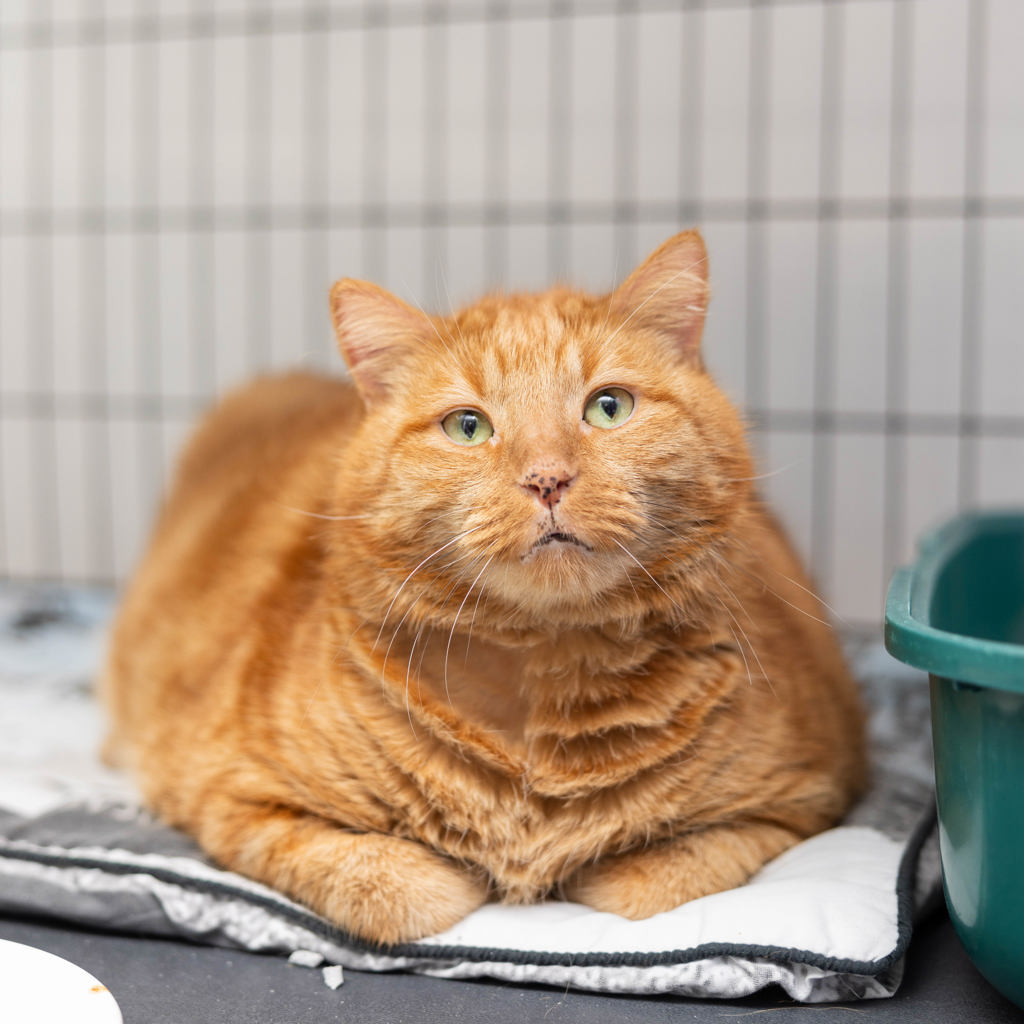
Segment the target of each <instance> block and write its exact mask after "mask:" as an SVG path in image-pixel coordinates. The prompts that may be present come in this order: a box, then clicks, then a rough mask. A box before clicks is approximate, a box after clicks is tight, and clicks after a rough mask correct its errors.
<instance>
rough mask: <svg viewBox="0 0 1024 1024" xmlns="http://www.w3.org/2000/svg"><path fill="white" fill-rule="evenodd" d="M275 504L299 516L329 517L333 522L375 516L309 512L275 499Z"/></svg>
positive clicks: (312, 517)
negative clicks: (332, 514)
mask: <svg viewBox="0 0 1024 1024" xmlns="http://www.w3.org/2000/svg"><path fill="white" fill-rule="evenodd" d="M274 504H275V505H277V507H278V508H282V509H284V510H285V511H286V512H294V513H295V514H296V515H299V516H309V518H310V519H329V520H330V521H331V522H332V523H340V522H343V521H346V520H351V519H372V518H373V516H370V515H364V516H331V515H327V514H326V513H325V512H309V511H307V510H306V509H304V508H295V507H294V506H292V505H285V504H284V503H283V502H280V501H275V502H274Z"/></svg>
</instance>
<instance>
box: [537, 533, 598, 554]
mask: <svg viewBox="0 0 1024 1024" xmlns="http://www.w3.org/2000/svg"><path fill="white" fill-rule="evenodd" d="M549 544H554V545H555V546H556V547H563V546H564V547H577V548H582V549H583V550H584V551H593V550H594V549H593V548H592V547H591V546H590V545H589V544H588V543H587V542H586V541H583V540H580V538H579V537H577V536H576V534H574V533H569V532H568V531H566V530H549V531H548V532H547V533H545V534H544V536H543V537H541V538H540V539H539V540H538V541H537V542H536V543H535V544H534V545H533V547H532V548H530V550H529V551H527V552H526V554H525V555H523V561H526V560H527V559H529V558H531V557H532V556H533V555H535V554H536V553H537V552H538V551H539V550H540V549H541V548H544V547H547V546H548V545H549Z"/></svg>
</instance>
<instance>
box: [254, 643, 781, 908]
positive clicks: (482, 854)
mask: <svg viewBox="0 0 1024 1024" xmlns="http://www.w3.org/2000/svg"><path fill="white" fill-rule="evenodd" d="M400 632H401V631H400ZM691 639H692V640H693V648H692V649H690V650H688V649H686V647H685V644H681V645H677V646H669V647H668V649H665V650H660V649H659V648H658V645H652V644H650V643H648V644H644V643H640V642H639V641H638V642H635V643H622V642H617V641H615V640H612V639H610V638H608V637H602V636H600V635H595V634H587V633H584V634H582V635H575V636H568V637H562V638H561V639H560V640H548V641H545V640H537V641H535V642H533V643H531V644H530V645H528V646H523V647H518V648H517V647H511V646H509V645H507V644H505V645H497V644H493V643H489V642H487V641H485V640H474V641H473V643H472V645H471V646H470V648H469V650H468V651H467V650H466V642H467V637H466V635H465V634H464V633H460V634H459V635H458V636H457V637H455V636H448V635H443V634H442V635H438V634H435V636H434V637H433V638H431V639H426V638H424V637H423V636H420V637H419V642H417V637H416V632H415V631H410V632H406V633H403V635H402V636H401V637H400V638H394V637H393V638H392V639H391V642H390V643H381V642H379V641H378V640H377V638H376V637H375V636H374V635H373V633H372V631H370V630H364V631H363V633H362V638H361V639H360V638H359V634H358V631H357V636H356V638H355V639H353V640H352V641H350V642H349V644H348V645H347V647H346V651H345V653H344V656H341V657H339V656H337V655H335V656H333V657H332V659H331V661H332V671H333V673H334V675H333V676H332V679H331V682H330V683H329V684H328V685H325V686H323V687H322V688H320V689H318V690H316V691H314V692H309V695H308V697H307V690H306V689H299V690H296V692H294V693H293V694H292V695H291V697H290V698H289V703H290V704H293V705H294V704H298V705H300V706H303V707H304V714H303V720H304V725H303V729H304V742H303V745H302V747H301V750H298V751H297V750H296V748H295V747H294V746H293V744H292V743H291V733H292V730H291V729H286V730H285V732H284V733H283V734H282V742H281V744H280V745H279V747H278V749H277V750H276V751H275V754H274V758H275V761H276V762H277V763H278V764H279V765H282V766H283V765H285V764H289V765H290V771H291V774H292V776H293V778H294V779H295V780H296V781H297V782H299V781H300V780H301V784H302V785H303V786H305V787H308V788H309V791H310V792H312V793H313V794H315V796H314V799H315V800H316V801H319V802H321V803H322V804H323V805H324V806H325V807H332V808H334V811H335V813H338V814H339V815H340V817H341V819H343V820H345V821H346V822H347V823H348V824H350V825H352V824H354V825H356V826H360V825H362V826H363V827H366V828H377V829H387V830H388V831H391V832H393V833H394V834H398V835H403V836H406V837H408V838H411V839H416V840H418V841H420V842H424V843H427V844H428V845H429V846H431V847H432V848H434V849H438V850H443V851H444V852H446V853H447V854H449V855H450V856H452V857H455V858H458V859H460V860H465V861H468V862H470V863H474V864H479V865H482V866H484V867H485V868H486V870H487V871H488V874H489V876H490V877H491V878H492V880H493V882H494V884H495V885H496V886H497V889H498V891H499V892H500V893H501V895H502V897H503V898H504V899H507V900H512V901H517V902H519V901H529V900H533V899H536V898H538V897H539V896H541V895H543V894H544V893H545V892H548V891H549V890H551V889H552V887H554V886H556V885H557V882H558V880H559V879H560V878H562V877H565V876H566V875H567V874H568V873H571V872H572V871H573V870H574V869H575V868H576V867H578V866H579V865H580V864H582V863H584V862H586V861H588V860H592V859H593V858H594V857H596V856H598V855H599V854H600V853H601V852H608V851H612V850H616V849H625V848H628V847H629V846H631V845H634V844H635V843H637V842H638V841H640V842H650V841H654V840H656V839H658V838H662V837H664V836H666V835H669V834H671V833H672V832H673V830H674V829H675V828H677V827H678V824H679V822H680V820H686V821H687V822H688V824H689V826H690V827H699V826H700V823H701V822H702V821H704V820H710V819H712V818H714V817H715V816H717V815H720V814H721V812H722V797H721V792H722V791H721V790H714V789H710V790H709V789H707V783H708V780H709V779H711V778H713V777H714V776H715V775H716V774H719V775H721V774H722V773H723V772H725V773H726V774H729V773H740V772H742V771H744V768H743V767H742V765H740V764H739V763H738V761H739V760H741V759H740V758H738V757H737V755H736V753H735V752H734V751H733V750H732V749H731V747H729V745H728V744H726V743H723V744H722V745H721V751H720V753H721V757H718V756H716V753H715V751H714V745H715V737H716V735H721V736H723V737H725V736H726V734H727V733H728V730H729V728H730V727H731V724H730V723H733V722H734V721H735V719H736V717H737V714H739V717H741V718H742V717H743V714H744V713H743V712H742V711H739V712H738V711H737V709H736V708H735V707H734V703H735V702H734V696H733V695H734V692H735V691H736V690H737V688H738V683H739V681H740V678H741V674H742V671H743V669H742V657H741V655H740V654H739V653H738V652H737V651H736V650H735V649H734V648H733V647H732V645H731V644H730V645H716V644H713V643H707V642H704V643H700V642H699V641H698V638H697V637H696V636H695V637H693V638H691ZM602 647H607V648H608V651H607V654H606V655H605V659H606V660H607V662H608V663H609V664H610V665H613V666H615V669H614V670H610V669H609V667H608V666H607V665H606V666H605V667H604V668H602V669H599V668H597V667H596V666H597V665H600V664H601V662H602V660H603V659H602V654H601V650H602ZM307 675H308V678H318V675H319V674H318V673H317V672H309V673H307ZM743 678H745V676H744V677H743ZM759 685H760V686H761V687H763V685H764V684H763V682H762V683H761V684H759ZM744 686H745V687H748V686H749V684H744ZM744 698H745V700H746V701H747V703H748V704H750V706H751V708H752V707H753V706H755V705H756V704H757V703H758V702H760V701H761V700H762V699H763V694H762V693H755V692H750V693H744ZM287 717H288V716H287V714H282V715H281V721H285V720H287ZM355 749H358V750H359V751H360V756H359V758H358V759H353V758H352V751H353V750H355ZM289 750H291V751H293V752H294V753H295V754H297V755H298V757H299V758H300V759H297V760H296V759H293V760H291V761H289V757H290V755H289ZM354 765H357V766H358V767H357V768H356V770H355V772H353V766H354ZM353 774H355V775H356V776H357V777H356V778H355V779H353V778H352V775H353ZM723 778H724V777H723ZM353 785H355V786H357V787H358V788H359V789H360V790H363V789H365V791H366V792H367V794H369V793H372V794H375V795H376V797H377V799H378V801H379V802H378V803H376V804H375V810H376V813H377V814H378V816H377V817H375V816H374V814H368V815H366V816H365V817H364V818H363V819H361V820H360V812H359V810H358V809H357V808H356V805H355V804H354V803H353V802H352V787H353Z"/></svg>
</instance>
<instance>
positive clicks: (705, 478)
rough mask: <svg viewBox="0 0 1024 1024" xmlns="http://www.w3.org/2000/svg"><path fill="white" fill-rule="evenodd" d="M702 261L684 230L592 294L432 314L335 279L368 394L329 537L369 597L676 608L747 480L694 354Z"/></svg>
mask: <svg viewBox="0 0 1024 1024" xmlns="http://www.w3.org/2000/svg"><path fill="white" fill-rule="evenodd" d="M706 268H707V259H706V253H705V249H704V244H703V241H702V240H701V237H700V235H699V234H697V233H696V232H692V231H691V232H685V233H683V234H680V235H677V236H676V237H674V238H672V239H670V240H669V241H668V242H666V243H665V244H664V245H663V246H662V247H661V248H659V249H658V250H657V251H656V252H654V253H653V254H652V255H651V256H650V257H649V258H648V259H647V260H646V261H645V262H644V263H643V264H641V265H640V266H639V267H638V268H637V269H636V270H635V271H634V272H633V273H632V274H631V275H630V276H629V277H628V278H627V279H626V280H625V282H623V284H621V285H620V286H619V287H618V288H617V289H615V290H614V291H613V292H611V293H610V294H609V295H604V296H591V295H587V294H584V293H581V292H577V291H570V290H567V289H553V290H551V291H547V292H544V293H541V294H537V295H515V296H492V297H488V298H485V299H483V300H482V301H480V302H478V303H475V304H473V305H471V306H468V307H466V308H465V309H463V310H461V311H459V312H458V313H455V314H453V315H451V316H448V317H434V316H427V315H426V314H424V313H421V312H419V311H417V310H414V309H412V308H411V307H409V306H407V305H405V304H404V303H402V302H401V301H400V300H399V299H397V298H395V297H394V296H392V295H390V294H389V293H387V292H385V291H383V290H382V289H380V288H378V287H376V286H374V285H370V284H366V283H363V282H357V281H352V280H342V281H339V282H338V283H337V284H336V285H335V286H334V288H333V290H332V292H331V310H332V316H333V320H334V325H335V329H336V332H337V335H338V339H339V342H340V345H341V350H342V354H343V355H344V357H345V359H346V361H347V363H348V365H349V368H350V370H351V374H352V377H353V379H354V381H355V383H356V386H357V388H358V390H359V393H360V395H361V397H362V400H363V403H364V405H365V415H364V418H363V421H362V425H361V428H360V430H359V432H358V434H357V436H356V438H355V439H354V441H353V442H352V443H351V445H350V447H349V448H348V450H347V452H346V454H345V456H344V458H343V469H342V473H341V478H340V482H339V494H338V502H339V505H341V506H343V510H344V512H345V513H346V514H347V515H349V516H359V517H360V518H357V519H356V518H354V519H349V520H347V522H346V530H347V528H348V526H349V525H351V526H352V527H354V529H353V530H352V531H351V532H346V537H345V540H344V542H343V543H344V544H345V545H347V546H349V550H351V552H352V555H353V557H354V558H359V559H362V560H364V561H365V560H366V559H370V560H373V561H375V563H376V564H377V565H378V566H379V567H380V569H381V579H382V581H385V583H384V584H383V589H382V590H381V592H380V593H379V594H378V595H376V598H375V599H376V600H388V601H390V600H395V597H394V595H395V594H396V593H397V594H398V598H397V605H396V607H397V608H401V609H404V610H408V611H411V612H413V613H414V614H415V617H416V618H418V619H429V618H432V617H433V618H435V619H436V620H438V621H439V622H443V623H451V622H453V621H454V620H455V619H456V618H458V616H459V614H460V612H461V613H462V614H464V616H465V620H466V621H468V620H469V618H470V610H472V609H475V607H476V603H477V602H478V601H483V602H484V604H485V605H486V606H487V607H488V608H490V609H491V610H492V611H495V612H498V613H499V614H503V615H504V616H505V617H506V620H507V621H509V622H510V623H526V622H529V621H530V620H531V619H534V620H537V621H538V622H541V621H545V622H547V621H550V622H552V623H558V624H563V623H565V622H567V621H571V622H576V623H578V624H581V625H582V624H585V623H587V622H591V621H593V622H598V621H607V620H609V619H615V618H620V619H625V618H634V619H635V618H636V616H637V615H639V614H642V611H643V609H645V608H650V607H659V608H667V607H668V606H673V607H675V608H677V609H679V610H682V609H684V607H685V605H686V603H687V596H688V594H689V593H690V592H691V591H692V590H693V589H694V588H696V587H699V586H701V585H702V581H701V580H700V579H698V576H699V575H700V574H703V573H707V572H713V571H714V556H715V552H716V550H717V547H718V546H719V545H720V543H721V541H722V539H723V537H725V536H726V535H727V534H728V532H729V530H730V527H731V524H732V523H733V521H734V519H735V517H736V516H737V515H738V514H740V513H741V512H742V510H743V508H744V506H745V504H746V502H747V501H748V498H749V494H750V484H749V479H750V477H751V465H750V459H749V455H748V453H747V448H746V446H745V443H744V439H743V430H742V427H741V424H740V421H739V418H738V416H737V414H736V412H735V410H734V408H733V407H732V405H731V404H730V403H729V402H728V401H727V399H726V398H725V397H724V396H723V394H722V393H721V392H720V391H719V390H718V388H717V387H716V386H715V385H714V384H713V382H712V381H711V379H710V378H709V377H708V375H707V373H706V372H705V370H704V367H703V364H702V361H701V355H700V339H701V333H702V330H703V326H704V317H705V309H706V305H707V299H708V285H707V269H706ZM389 593H390V594H391V595H392V596H391V597H388V594H389ZM403 613H404V612H403Z"/></svg>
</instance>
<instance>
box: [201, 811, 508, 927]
mask: <svg viewBox="0 0 1024 1024" xmlns="http://www.w3.org/2000/svg"><path fill="white" fill-rule="evenodd" d="M206 812H207V814H206V817H205V820H204V822H203V827H202V830H201V832H200V837H199V838H200V841H201V842H202V844H203V845H204V846H205V847H206V849H207V850H208V851H209V852H210V853H211V854H212V855H213V856H214V857H216V858H217V859H218V860H219V861H220V862H221V863H222V864H224V865H225V866H226V867H229V868H231V869H232V870H235V871H238V872H239V873H241V874H244V875H248V876H249V877H250V878H255V879H257V880H258V881H260V882H263V883H264V884H266V885H269V886H272V887H273V888H275V889H278V890H279V891H281V892H283V893H285V894H286V895H288V896H290V897H291V898H292V899H294V900H296V901H297V902H299V903H302V904H304V905H305V906H307V907H309V908H310V909H311V910H312V911H314V912H315V913H317V914H319V915H320V916H321V917H324V918H326V919H327V920H328V921H330V922H331V923H332V924H335V925H337V926H338V927H339V928H342V929H344V930H345V931H347V932H349V933H350V934H352V935H354V936H357V937H358V938H361V939H364V940H366V941H367V942H371V943H375V944H378V945H392V944H394V943H398V942H411V941H413V940H415V939H421V938H423V937H424V936H426V935H433V934H435V933H437V932H442V931H444V930H445V929H447V928H450V927H451V926H452V925H454V924H457V923H458V922H459V921H461V920H462V918H464V917H465V916H466V915H467V914H470V913H472V911H474V910H476V909H477V907H479V906H480V905H481V904H483V903H484V901H485V900H486V899H487V894H488V886H487V880H486V876H485V875H484V874H483V872H477V871H473V870H472V869H470V868H468V867H465V866H463V865H461V864H459V863H458V862H456V861H454V860H452V859H451V858H449V857H445V856H442V855H441V854H439V853H435V852H434V851H433V850H431V849H429V848H428V847H426V846H424V845H423V844H422V843H417V842H414V841H412V840H409V839H400V838H398V837H396V836H393V835H388V834H386V833H378V832H353V831H349V830H347V829H344V828H339V827H338V826H337V825H335V824H334V823H333V822H330V821H326V820H324V819H323V818H319V817H317V816H315V815H310V814H305V813H302V812H299V811H293V810H290V809H288V808H282V807H271V808H259V809H257V810H254V809H253V807H252V805H250V804H246V803H244V802H241V801H238V800H237V799H235V798H233V797H231V796H229V795H226V794H220V795H219V797H218V800H217V801H216V802H213V801H211V802H209V803H208V804H207V805H206Z"/></svg>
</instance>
